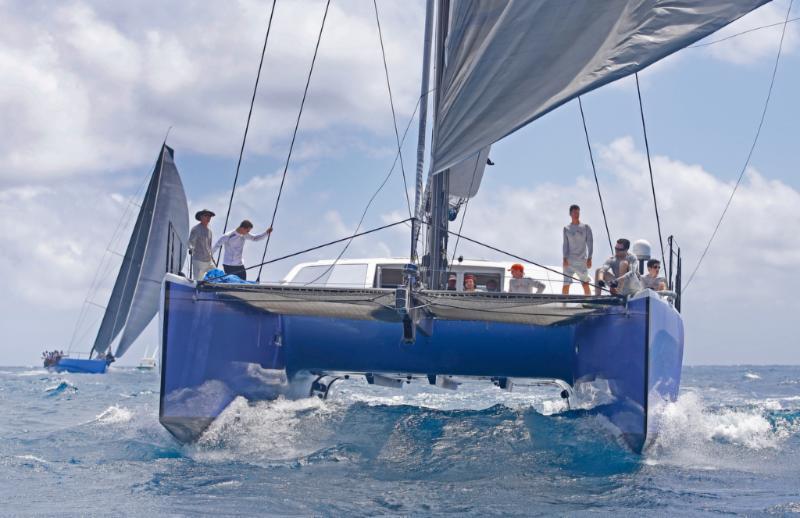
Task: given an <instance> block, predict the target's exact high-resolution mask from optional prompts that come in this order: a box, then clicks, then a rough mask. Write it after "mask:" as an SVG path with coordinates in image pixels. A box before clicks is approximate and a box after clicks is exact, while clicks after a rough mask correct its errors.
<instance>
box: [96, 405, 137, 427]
mask: <svg viewBox="0 0 800 518" xmlns="http://www.w3.org/2000/svg"><path fill="white" fill-rule="evenodd" d="M132 418H133V412H131V411H130V410H128V409H127V408H125V407H121V406H117V405H113V406H110V407H108V408H106V409H105V410H103V411H102V412H101V413H99V414H98V415H97V417H96V418H95V419H94V420H93V421H94V422H96V423H100V424H120V423H127V422H128V421H130V420H131V419H132Z"/></svg>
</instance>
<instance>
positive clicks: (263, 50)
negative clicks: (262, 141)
mask: <svg viewBox="0 0 800 518" xmlns="http://www.w3.org/2000/svg"><path fill="white" fill-rule="evenodd" d="M276 3H277V0H272V9H271V10H270V12H269V21H268V22H267V34H266V35H265V36H264V46H263V47H262V48H261V60H260V61H259V62H258V73H256V83H255V85H253V96H252V97H251V98H250V110H249V111H248V112H247V122H246V123H245V125H244V136H243V137H242V147H241V148H240V149H239V160H238V161H237V162H236V174H235V175H234V176H233V187H231V197H230V199H229V200H228V212H227V213H226V214H225V225H224V226H223V227H222V234H223V235H224V234H225V232H227V231H228V222H229V221H230V217H231V207H232V206H233V195H234V193H235V192H236V184H237V183H238V181H239V169H240V168H241V166H242V156H243V155H244V146H245V143H246V142H247V132H248V131H249V130H250V119H251V117H252V116H253V106H254V105H255V102H256V92H258V82H259V80H260V79H261V68H262V67H263V66H264V55H265V54H266V53H267V41H268V40H269V32H270V29H272V17H273V15H274V14H275V4H276ZM221 255H222V247H220V249H219V252H217V264H219V258H220V256H221Z"/></svg>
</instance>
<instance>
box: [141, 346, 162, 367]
mask: <svg viewBox="0 0 800 518" xmlns="http://www.w3.org/2000/svg"><path fill="white" fill-rule="evenodd" d="M157 354H158V346H156V348H155V349H154V350H153V354H147V349H145V351H144V356H143V357H142V359H141V360H139V365H137V366H136V368H137V369H139V370H141V371H151V370H155V368H156V367H158V363H157V362H156V355H157Z"/></svg>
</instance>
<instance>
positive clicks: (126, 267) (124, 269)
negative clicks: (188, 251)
mask: <svg viewBox="0 0 800 518" xmlns="http://www.w3.org/2000/svg"><path fill="white" fill-rule="evenodd" d="M173 156H174V152H173V150H172V149H171V148H170V147H168V146H167V145H166V144H165V145H163V146H162V148H161V153H160V155H159V158H158V162H157V163H156V167H155V169H154V171H153V175H152V177H151V178H150V183H149V184H148V187H147V192H146V193H145V197H144V201H143V202H142V207H141V209H140V211H139V216H138V217H137V219H136V224H135V225H134V228H133V234H132V235H131V240H130V242H129V243H128V248H127V249H126V251H125V256H124V259H123V261H122V266H121V267H120V270H119V273H118V274H117V280H116V282H115V284H114V289H113V290H112V292H111V298H110V299H109V302H108V305H107V306H106V312H105V314H104V315H103V321H102V323H101V324H100V330H99V331H98V333H97V337H96V339H95V342H94V346H93V347H92V350H93V351H94V352H96V353H98V354H99V353H105V352H106V351H107V350H108V348H109V346H110V345H111V343H112V342H113V341H114V339H115V338H116V337H117V336H118V335H119V333H120V331H122V330H123V328H124V332H123V333H122V338H121V339H120V343H119V346H118V347H117V354H116V356H117V357H119V356H122V355H123V354H124V353H125V351H127V350H128V348H129V347H130V346H131V344H132V343H133V342H134V340H136V338H137V337H138V336H139V334H141V332H142V331H143V330H144V328H145V327H147V324H149V323H150V320H152V318H153V317H154V316H155V314H156V313H157V312H158V300H159V293H160V290H161V280H162V279H163V277H164V274H165V273H166V272H167V271H170V272H175V271H178V270H179V269H180V264H181V258H182V256H183V251H185V243H186V240H187V236H188V234H189V209H188V204H187V202H186V194H185V193H184V191H183V183H182V182H181V179H180V176H179V175H178V169H177V168H176V167H175V162H174V160H173Z"/></svg>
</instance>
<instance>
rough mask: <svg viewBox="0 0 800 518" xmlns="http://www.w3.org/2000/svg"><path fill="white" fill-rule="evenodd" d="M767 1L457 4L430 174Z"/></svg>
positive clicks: (484, 0)
mask: <svg viewBox="0 0 800 518" xmlns="http://www.w3.org/2000/svg"><path fill="white" fill-rule="evenodd" d="M768 1H769V0H604V1H597V0H561V1H552V0H505V1H500V0H491V1H489V0H461V1H458V2H453V3H452V4H451V7H450V12H449V26H448V34H447V41H446V43H445V56H446V66H445V69H444V70H443V73H442V76H441V82H440V85H439V97H438V105H437V109H436V114H435V124H436V141H435V142H434V144H433V145H434V149H433V159H434V166H433V171H435V172H440V171H442V170H444V169H446V168H449V167H452V166H454V165H455V164H458V163H459V162H461V161H465V160H468V158H469V157H470V156H471V155H474V154H475V153H477V152H478V151H479V150H481V149H483V148H485V147H486V146H488V145H490V144H492V143H494V142H496V141H497V140H499V139H501V138H503V137H505V136H506V135H508V134H510V133H512V132H514V131H515V130H517V129H519V128H520V127H522V126H524V125H525V124H528V123H530V122H531V121H533V120H535V119H537V118H538V117H541V116H542V115H544V114H545V113H547V112H549V111H551V110H553V109H555V108H557V107H558V106H560V105H561V104H564V103H565V102H567V101H569V100H570V99H573V98H575V97H577V96H579V95H581V94H584V93H586V92H589V91H591V90H594V89H596V88H598V87H600V86H602V85H604V84H607V83H610V82H612V81H615V80H617V79H619V78H622V77H625V76H627V75H630V74H633V73H634V72H637V71H639V70H641V69H643V68H645V67H647V66H648V65H650V64H652V63H654V62H656V61H658V60H660V59H662V58H664V57H666V56H668V55H669V54H671V53H673V52H675V51H677V50H679V49H682V48H683V47H686V46H687V45H690V44H692V43H694V42H695V41H697V40H699V39H702V38H704V37H705V36H708V35H709V34H711V33H713V32H715V31H717V30H718V29H720V28H722V27H724V26H725V25H727V24H729V23H730V22H732V21H734V20H736V19H737V18H739V17H741V16H742V15H744V14H746V13H748V12H750V11H751V10H753V9H755V8H757V7H759V6H760V5H762V4H765V3H766V2H768Z"/></svg>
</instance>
